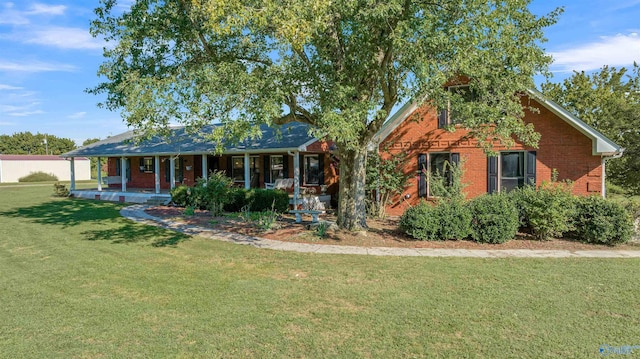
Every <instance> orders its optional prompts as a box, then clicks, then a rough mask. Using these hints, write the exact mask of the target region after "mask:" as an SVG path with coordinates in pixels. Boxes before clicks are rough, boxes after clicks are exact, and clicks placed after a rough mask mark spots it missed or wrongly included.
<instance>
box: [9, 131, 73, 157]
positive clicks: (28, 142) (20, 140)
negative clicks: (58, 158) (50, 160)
mask: <svg viewBox="0 0 640 359" xmlns="http://www.w3.org/2000/svg"><path fill="white" fill-rule="evenodd" d="M45 142H46V143H45ZM75 148H76V144H75V142H73V140H71V139H69V138H60V137H56V136H54V135H48V134H43V133H39V132H38V133H36V134H35V135H34V134H33V133H31V132H28V131H27V132H16V133H14V134H12V135H0V153H2V154H14V155H45V154H50V155H59V154H62V153H65V152H69V151H71V150H73V149H75Z"/></svg>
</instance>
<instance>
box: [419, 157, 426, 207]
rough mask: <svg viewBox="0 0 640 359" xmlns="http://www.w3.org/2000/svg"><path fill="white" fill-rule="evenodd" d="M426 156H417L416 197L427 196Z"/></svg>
mask: <svg viewBox="0 0 640 359" xmlns="http://www.w3.org/2000/svg"><path fill="white" fill-rule="evenodd" d="M426 171H427V155H426V154H424V153H421V154H419V155H418V197H426V196H427V174H426Z"/></svg>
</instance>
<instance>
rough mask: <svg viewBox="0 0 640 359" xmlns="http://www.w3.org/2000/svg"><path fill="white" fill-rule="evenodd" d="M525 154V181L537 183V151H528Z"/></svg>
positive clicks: (532, 183) (531, 183) (526, 182)
mask: <svg viewBox="0 0 640 359" xmlns="http://www.w3.org/2000/svg"><path fill="white" fill-rule="evenodd" d="M525 156H527V159H526V166H527V168H526V172H525V177H524V183H525V184H530V185H534V186H535V184H536V151H528V152H527V153H526V154H525Z"/></svg>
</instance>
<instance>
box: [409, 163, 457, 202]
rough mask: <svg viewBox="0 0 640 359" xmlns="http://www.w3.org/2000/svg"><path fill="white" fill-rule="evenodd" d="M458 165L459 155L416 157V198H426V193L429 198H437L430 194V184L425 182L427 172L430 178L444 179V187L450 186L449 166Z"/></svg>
mask: <svg viewBox="0 0 640 359" xmlns="http://www.w3.org/2000/svg"><path fill="white" fill-rule="evenodd" d="M427 159H428V163H427ZM458 163H460V154H459V153H450V152H436V153H429V154H420V155H419V156H418V196H419V197H426V196H427V193H428V196H429V197H436V196H437V195H436V194H434V193H432V189H431V186H430V183H429V181H428V180H427V177H428V176H427V172H428V173H429V174H431V176H442V177H444V178H446V182H445V185H446V186H450V185H451V183H452V178H451V167H450V166H451V165H452V164H453V165H457V164H458Z"/></svg>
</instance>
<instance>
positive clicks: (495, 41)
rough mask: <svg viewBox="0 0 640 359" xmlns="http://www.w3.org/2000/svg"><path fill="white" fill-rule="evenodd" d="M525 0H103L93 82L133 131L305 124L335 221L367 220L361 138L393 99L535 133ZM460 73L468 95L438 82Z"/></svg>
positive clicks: (543, 60) (533, 52) (232, 133)
mask: <svg viewBox="0 0 640 359" xmlns="http://www.w3.org/2000/svg"><path fill="white" fill-rule="evenodd" d="M528 4H529V1H528V0H501V1H495V0H494V1H486V0H482V1H480V0H431V1H417V0H384V1H379V0H334V1H329V0H289V1H278V0H226V1H219V0H217V1H216V0H165V1H153V0H151V1H150V0H137V1H133V4H132V5H131V6H130V7H129V8H127V9H126V10H124V11H123V10H122V7H121V6H116V0H102V1H101V6H100V7H99V8H97V9H96V14H97V18H96V20H95V21H94V22H93V24H92V33H93V34H94V36H104V37H105V39H106V40H107V41H108V42H110V43H112V44H109V45H108V46H107V47H106V49H105V53H104V55H105V57H106V60H105V62H104V63H103V64H102V65H101V67H100V69H99V74H100V75H102V76H103V78H104V79H105V80H104V81H103V82H102V83H100V84H99V85H98V86H96V87H95V88H93V89H91V90H90V92H92V93H97V94H99V93H106V95H107V97H106V101H105V102H104V103H103V105H104V106H105V107H107V108H109V109H112V110H120V111H121V113H122V116H123V118H125V119H126V121H127V123H128V124H129V125H131V126H133V127H134V128H138V129H139V130H141V132H144V133H153V132H157V131H161V132H163V131H162V130H163V128H165V127H166V125H167V124H168V123H169V122H171V121H177V122H180V123H183V124H186V125H189V126H190V127H192V128H196V129H197V128H199V127H200V126H201V125H203V124H205V123H210V122H213V121H219V122H220V123H222V124H224V126H222V127H221V128H220V129H219V130H217V131H215V132H214V133H212V134H211V136H212V138H213V139H214V140H217V141H219V143H220V144H222V143H223V142H224V141H228V140H229V139H231V138H234V139H240V138H245V137H247V136H249V137H251V136H259V135H260V134H259V133H258V126H256V125H257V124H260V123H267V124H282V123H285V122H289V121H297V122H304V123H308V124H310V125H311V126H312V128H313V129H314V130H313V132H314V134H316V135H317V136H323V137H325V138H329V139H331V140H333V141H335V143H336V145H337V148H338V151H339V156H340V192H339V205H338V224H339V226H341V227H342V228H347V229H351V230H355V229H358V228H362V227H366V211H365V177H366V176H365V163H366V158H367V144H369V142H370V141H371V140H372V138H373V136H374V134H375V133H376V132H377V131H378V130H379V129H380V127H381V125H382V124H383V122H384V121H385V120H386V119H387V118H388V117H389V115H390V114H391V111H392V110H393V109H394V107H395V106H396V105H398V104H399V102H403V101H408V100H414V101H424V100H425V99H428V101H430V104H431V105H433V106H442V105H444V104H447V103H448V101H451V102H452V103H454V104H455V105H456V106H457V107H456V110H457V113H459V114H461V115H463V116H464V118H465V125H466V126H467V127H468V128H470V129H472V130H474V131H475V133H476V135H477V136H478V138H479V139H480V140H481V144H482V145H487V144H490V143H492V142H495V141H496V140H498V141H504V142H505V143H507V144H510V143H513V138H514V136H515V138H517V139H519V140H521V141H523V142H525V143H529V144H535V143H536V141H537V136H536V134H535V132H534V131H533V129H532V128H531V127H530V126H526V125H525V124H524V123H523V121H522V117H523V109H522V107H521V102H520V100H519V98H518V94H519V93H522V91H523V90H525V89H526V88H528V87H531V86H533V83H532V77H533V75H535V74H537V73H541V72H546V69H547V66H548V64H549V62H550V58H549V57H548V56H546V55H545V54H544V51H543V50H542V49H541V48H540V43H541V42H542V41H544V36H543V29H544V28H545V27H547V26H549V25H551V24H553V23H554V22H555V21H556V17H557V16H558V14H559V13H560V10H559V9H558V10H555V11H553V12H552V13H550V14H548V15H547V16H542V17H537V16H535V15H533V14H532V13H531V12H530V11H529V10H528V9H527V6H528ZM467 79H471V89H472V91H473V93H474V94H475V96H474V104H473V106H472V105H470V104H469V103H466V102H465V103H463V102H464V101H463V100H462V98H461V96H459V95H458V94H456V93H452V92H449V91H446V88H445V87H444V86H443V85H444V84H445V83H447V82H452V81H453V82H456V81H459V80H460V81H467Z"/></svg>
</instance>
